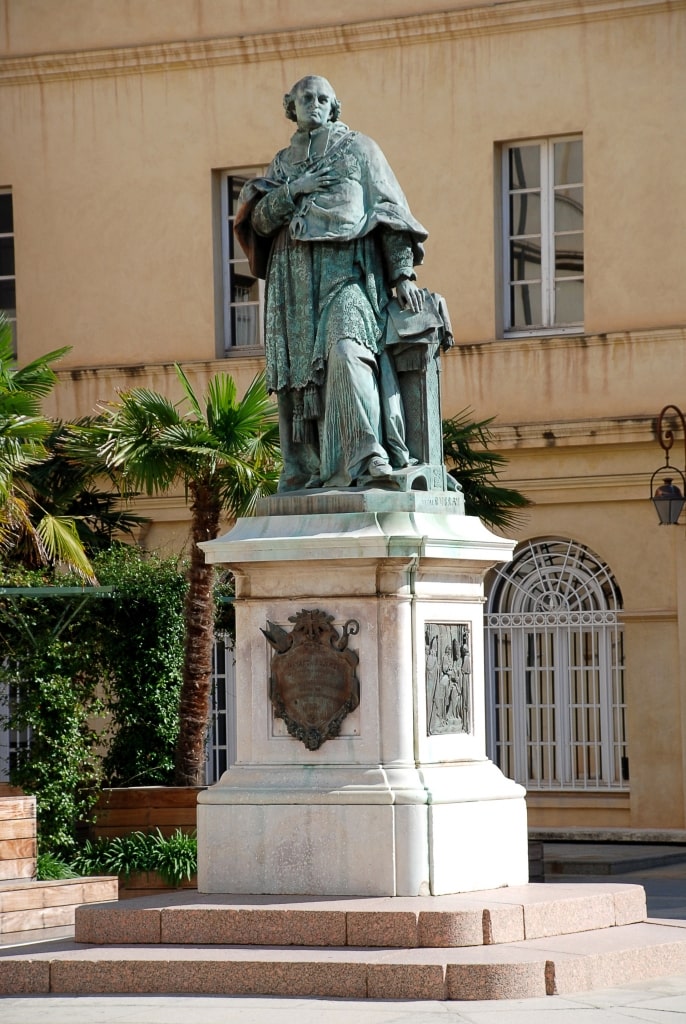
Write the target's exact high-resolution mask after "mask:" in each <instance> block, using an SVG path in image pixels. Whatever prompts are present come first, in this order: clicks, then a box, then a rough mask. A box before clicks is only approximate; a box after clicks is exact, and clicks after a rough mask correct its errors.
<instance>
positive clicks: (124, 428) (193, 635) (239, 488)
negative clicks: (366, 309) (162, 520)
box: [99, 366, 279, 786]
mask: <svg viewBox="0 0 686 1024" xmlns="http://www.w3.org/2000/svg"><path fill="white" fill-rule="evenodd" d="M176 372H177V375H178V378H179V381H180V382H181V386H182V388H183V392H184V399H183V400H182V402H181V403H179V404H178V405H175V404H173V403H172V402H171V401H170V400H169V399H168V398H166V397H165V396H164V395H161V394H159V393H158V392H156V391H151V390H149V389H147V388H133V389H132V390H130V391H127V392H124V393H123V394H122V395H120V399H119V402H117V403H114V404H112V405H110V406H108V407H107V408H106V409H105V412H104V427H103V429H104V431H105V437H104V440H102V441H101V444H100V447H99V450H100V453H101V455H103V456H104V457H105V459H106V461H107V463H108V465H109V466H110V467H114V468H119V469H121V470H122V471H123V474H124V477H125V479H126V480H127V481H128V482H129V483H130V485H131V486H132V487H133V488H134V489H135V490H141V491H145V492H146V493H147V494H160V493H163V492H165V491H168V490H169V489H170V488H171V487H173V486H174V485H178V484H180V483H181V484H183V486H184V488H185V492H186V496H187V500H189V502H190V511H191V539H192V546H191V556H190V569H189V581H188V582H189V587H188V595H187V599H186V607H185V620H186V638H185V652H184V666H183V682H182V687H181V700H180V708H179V721H180V733H179V740H178V745H177V753H176V768H175V779H176V782H177V784H178V785H182V786H184V785H185V786H193V785H199V784H200V783H201V782H202V777H203V770H204V760H205V750H204V746H205V734H206V730H207V722H208V715H209V697H210V685H211V672H212V647H213V635H214V630H213V618H214V603H213V596H212V589H213V581H214V570H213V568H212V566H210V565H207V564H206V562H205V558H204V555H203V553H202V551H201V549H200V548H199V546H198V545H199V543H200V542H201V541H207V540H213V539H214V538H215V537H216V536H217V534H218V533H219V525H220V520H221V517H222V516H227V517H235V516H239V515H247V514H250V512H252V511H253V510H254V505H255V502H256V500H257V498H258V497H259V496H261V495H263V494H270V493H273V491H274V490H275V489H276V483H277V480H278V469H279V465H278V463H279V448H278V426H277V416H276V410H275V407H274V405H273V403H272V402H271V400H270V399H269V396H268V395H267V392H266V388H265V383H264V374H260V375H259V376H258V377H256V378H255V380H254V381H253V383H252V384H251V385H250V387H249V388H248V390H247V391H246V393H245V395H244V397H243V398H242V399H240V400H238V398H237V392H236V385H235V382H234V380H233V379H232V377H230V376H229V375H228V374H225V373H222V374H218V375H217V376H215V377H214V378H213V379H212V380H211V381H210V383H209V385H208V389H207V394H206V395H205V397H204V400H203V403H204V408H203V406H202V405H201V403H200V401H199V400H198V398H197V396H196V395H195V392H194V391H193V389H192V387H191V385H190V383H189V381H188V379H187V377H186V375H185V373H184V372H183V370H182V369H181V367H179V366H176ZM184 404H185V405H186V410H185V411H182V408H181V407H182V406H183V405H184Z"/></svg>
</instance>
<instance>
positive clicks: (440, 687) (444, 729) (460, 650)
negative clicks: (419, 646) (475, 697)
mask: <svg viewBox="0 0 686 1024" xmlns="http://www.w3.org/2000/svg"><path fill="white" fill-rule="evenodd" d="M424 630H425V631H424V646H425V665H426V732H427V735H428V736H441V735H445V734H446V733H463V732H467V733H469V732H471V731H472V654H471V648H472V645H471V632H470V626H469V623H468V622H427V623H426V624H425V627H424Z"/></svg>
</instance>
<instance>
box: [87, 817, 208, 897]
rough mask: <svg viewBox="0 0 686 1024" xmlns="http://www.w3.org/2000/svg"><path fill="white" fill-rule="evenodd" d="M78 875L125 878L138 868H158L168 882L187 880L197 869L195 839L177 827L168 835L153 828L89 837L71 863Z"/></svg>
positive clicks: (147, 869)
mask: <svg viewBox="0 0 686 1024" xmlns="http://www.w3.org/2000/svg"><path fill="white" fill-rule="evenodd" d="M72 867H73V868H74V870H75V871H76V872H77V873H78V874H81V875H120V876H121V877H123V878H128V877H129V876H130V875H132V874H133V873H134V872H138V871H157V872H159V874H160V875H161V877H162V878H163V879H164V881H165V882H166V883H167V884H168V885H172V886H179V885H181V883H182V882H183V881H184V880H186V881H190V879H191V878H192V877H193V875H194V874H195V873H196V872H197V870H198V841H197V838H196V836H195V834H193V835H189V834H187V833H185V832H182V831H181V830H180V829H178V828H177V829H176V831H175V832H174V833H173V834H172V835H171V836H163V835H162V833H161V832H160V830H159V829H157V830H156V831H155V832H133V833H131V835H128V836H114V837H113V838H112V839H106V838H101V839H97V840H95V842H92V841H91V840H88V841H87V842H86V843H85V844H84V846H83V848H82V850H81V851H80V853H79V854H78V855H77V857H76V859H75V860H74V861H73V863H72Z"/></svg>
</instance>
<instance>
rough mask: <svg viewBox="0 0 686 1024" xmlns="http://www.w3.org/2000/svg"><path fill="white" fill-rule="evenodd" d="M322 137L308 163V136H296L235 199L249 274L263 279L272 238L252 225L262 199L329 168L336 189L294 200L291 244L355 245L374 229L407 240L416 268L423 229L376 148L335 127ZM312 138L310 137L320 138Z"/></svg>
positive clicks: (337, 124) (357, 134) (364, 138)
mask: <svg viewBox="0 0 686 1024" xmlns="http://www.w3.org/2000/svg"><path fill="white" fill-rule="evenodd" d="M322 132H326V133H327V134H326V138H325V144H323V145H322V144H321V142H320V146H319V147H318V148H319V150H320V152H319V154H318V155H315V156H312V157H309V156H308V155H307V150H306V144H307V142H308V141H309V136H308V134H307V133H304V132H296V133H295V135H294V136H293V138H292V139H291V145H290V146H289V147H288V148H287V149H283V150H281V151H280V152H279V153H277V155H276V157H275V158H274V160H273V161H272V163H271V165H270V167H269V168H268V170H267V173H266V175H265V176H264V177H260V178H253V179H251V180H250V181H248V182H246V184H245V185H244V186H243V189H242V190H241V194H240V196H239V208H238V211H237V214H236V219H235V223H234V231H235V233H236V237H237V238H238V241H239V242H240V244H241V246H242V248H243V250H244V251H245V253H246V255H247V257H248V261H249V263H250V269H251V271H252V273H253V274H254V275H255V276H256V277H260V278H265V277H266V275H267V268H268V263H269V254H270V251H271V244H272V238H273V236H272V237H266V236H264V235H260V234H259V233H258V232H257V231H256V230H255V228H254V226H253V223H252V211H253V210H254V208H255V206H256V205H257V203H258V202H259V201H260V199H262V197H263V196H265V195H268V194H269V193H270V192H273V191H274V190H275V189H279V188H283V186H285V185H286V184H287V183H288V181H289V180H293V179H294V178H296V177H299V176H300V175H301V174H303V172H305V171H312V170H317V169H319V168H320V167H324V166H330V167H332V168H333V170H334V171H336V172H338V176H339V181H338V183H337V185H336V186H334V187H333V188H331V189H327V190H326V191H323V192H321V193H311V194H309V195H303V196H298V198H297V199H296V200H295V201H294V210H293V212H292V216H291V218H290V222H289V224H288V231H289V233H290V235H291V238H292V239H294V240H298V241H303V242H322V241H329V242H330V241H334V242H335V241H340V242H345V241H353V240H355V239H358V238H364V237H365V236H366V235H368V234H370V233H371V232H372V231H374V230H375V229H376V228H378V227H385V228H389V229H390V230H392V231H399V232H404V233H405V234H406V235H407V236H408V237H409V240H410V243H411V245H412V251H413V261H414V264H415V266H416V265H418V264H419V263H421V262H422V260H423V258H424V248H423V245H422V243H423V242H424V241H425V239H426V238H427V235H428V232H427V231H426V229H425V228H424V227H423V226H422V225H421V224H420V223H419V221H417V220H415V218H414V217H413V216H412V214H411V212H410V209H409V206H408V204H407V200H406V198H405V195H404V193H403V191H402V189H401V188H400V185H399V184H398V181H397V179H396V177H395V175H394V174H393V171H392V170H391V168H390V166H389V164H388V161H387V160H386V158H385V156H384V155H383V153H382V152H381V150H380V149H379V147H378V146H377V145H376V143H375V142H374V141H373V140H372V139H370V138H368V137H367V136H366V135H362V134H361V133H360V132H355V131H351V130H350V128H348V126H347V125H345V124H342V123H341V122H340V121H337V122H335V123H333V124H331V125H327V126H326V127H325V128H322V129H319V130H318V133H322ZM318 133H313V134H318Z"/></svg>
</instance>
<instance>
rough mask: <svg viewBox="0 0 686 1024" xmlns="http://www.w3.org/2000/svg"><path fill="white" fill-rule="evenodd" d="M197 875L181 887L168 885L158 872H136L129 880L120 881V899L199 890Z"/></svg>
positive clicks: (184, 882) (121, 879) (122, 879)
mask: <svg viewBox="0 0 686 1024" xmlns="http://www.w3.org/2000/svg"><path fill="white" fill-rule="evenodd" d="M197 887H198V880H197V877H196V876H195V875H193V877H192V878H191V879H189V880H188V881H185V880H184V881H183V882H182V883H181V885H177V886H173V885H168V884H167V882H165V881H164V880H163V879H162V876H161V875H160V874H159V872H157V871H134V872H132V873H131V874H130V875H129V877H128V878H120V879H119V899H120V900H130V899H133V897H134V896H155V895H158V894H159V893H161V892H181V890H182V889H197Z"/></svg>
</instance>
